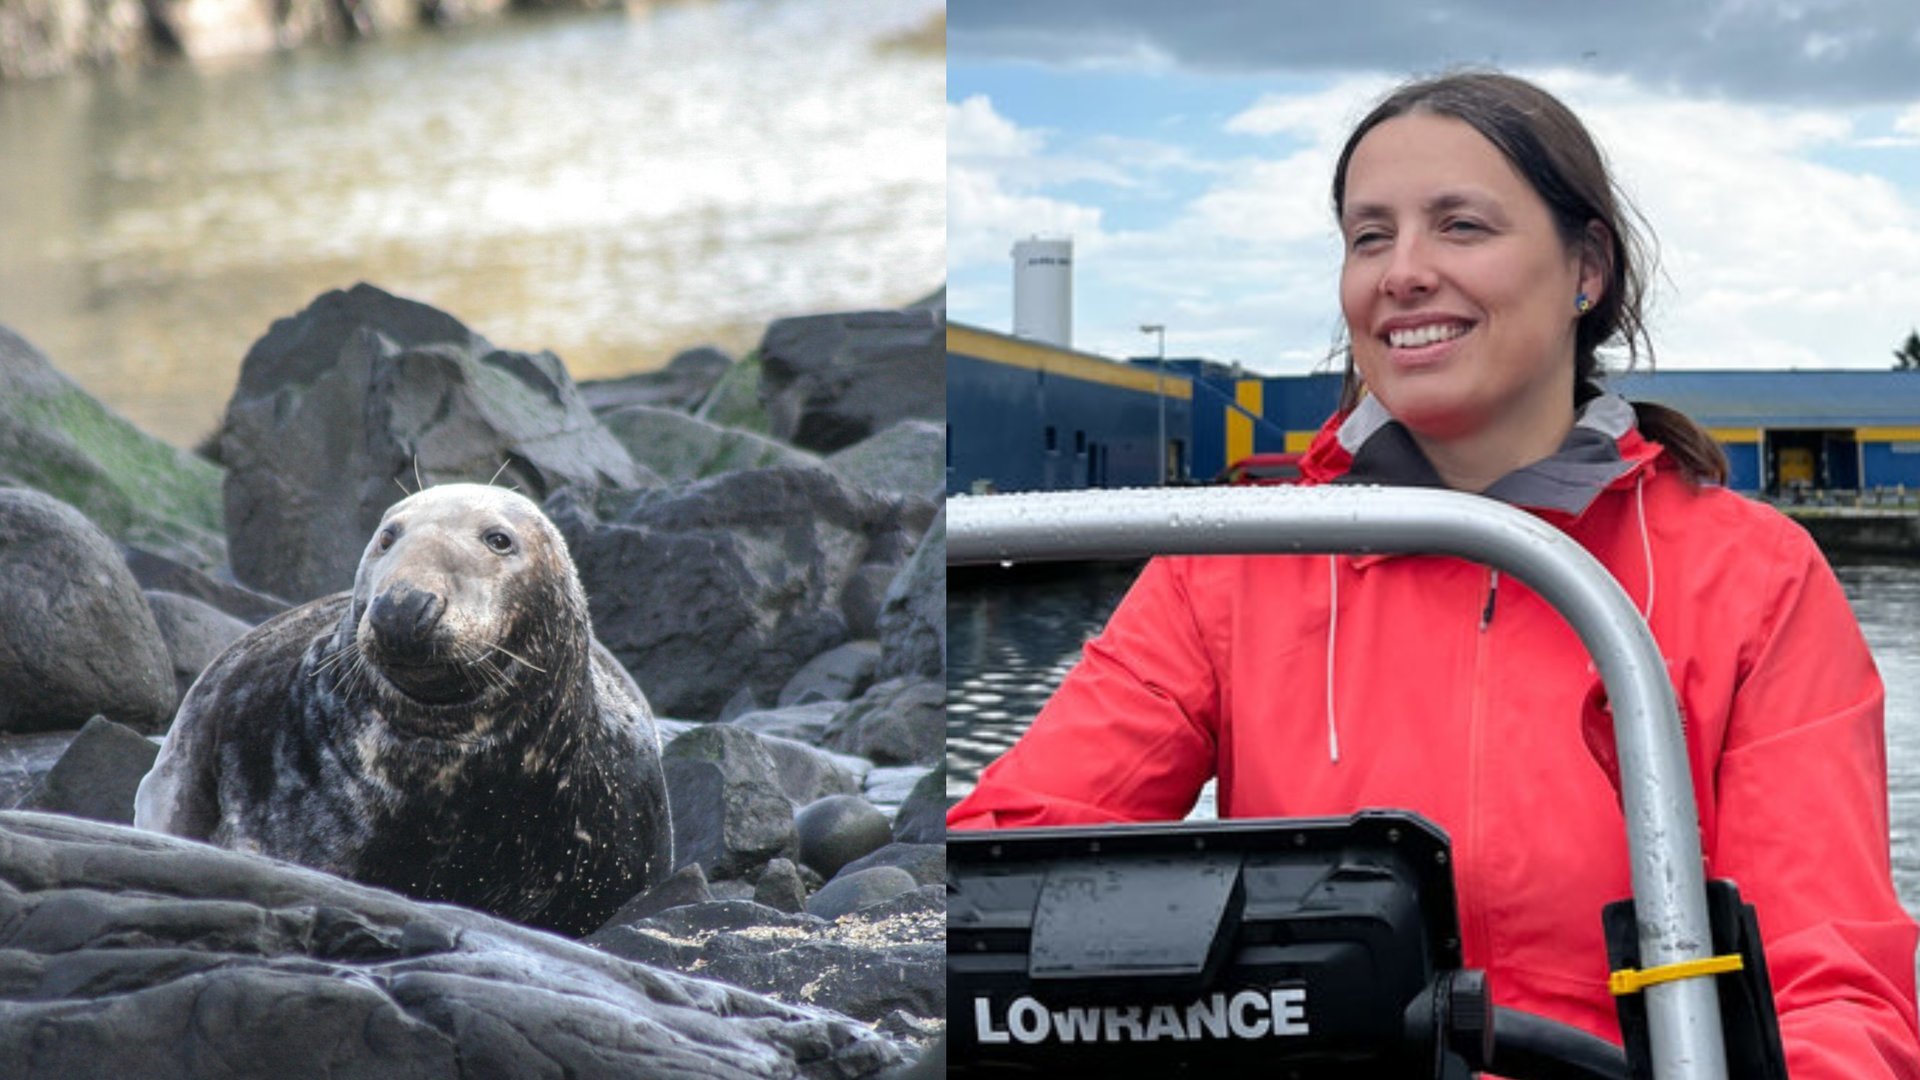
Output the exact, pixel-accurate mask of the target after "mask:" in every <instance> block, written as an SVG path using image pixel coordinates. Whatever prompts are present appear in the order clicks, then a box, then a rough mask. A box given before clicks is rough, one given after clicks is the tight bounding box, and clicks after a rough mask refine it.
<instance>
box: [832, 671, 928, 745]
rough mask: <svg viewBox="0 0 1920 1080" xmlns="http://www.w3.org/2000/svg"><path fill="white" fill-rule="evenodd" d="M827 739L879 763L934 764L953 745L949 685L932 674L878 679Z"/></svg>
mask: <svg viewBox="0 0 1920 1080" xmlns="http://www.w3.org/2000/svg"><path fill="white" fill-rule="evenodd" d="M821 745H823V746H825V747H826V748H827V749H829V750H838V751H840V752H841V753H845V754H858V755H859V756H861V757H863V758H867V759H868V760H870V761H873V762H874V763H876V764H879V765H931V764H933V763H934V762H936V761H938V760H940V759H941V758H942V757H943V756H944V755H945V754H946V749H947V687H946V684H945V683H943V682H937V681H935V680H932V679H914V678H899V679H888V680H887V681H886V682H883V683H875V684H874V686H873V688H872V689H871V690H868V691H867V692H866V693H865V694H862V695H861V696H860V700H858V701H855V702H853V703H852V704H851V705H848V706H847V707H846V708H845V709H842V710H841V711H840V713H839V714H838V715H836V716H835V717H834V718H833V722H832V723H831V724H829V725H828V726H827V731H826V734H825V735H824V736H822V737H821Z"/></svg>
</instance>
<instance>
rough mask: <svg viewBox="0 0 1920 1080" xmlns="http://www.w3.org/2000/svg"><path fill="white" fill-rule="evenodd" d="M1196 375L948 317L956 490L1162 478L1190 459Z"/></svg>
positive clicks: (951, 486)
mask: <svg viewBox="0 0 1920 1080" xmlns="http://www.w3.org/2000/svg"><path fill="white" fill-rule="evenodd" d="M1192 397H1193V385H1192V383H1191V382H1190V381H1189V380H1188V379H1187V378H1185V377H1183V376H1181V375H1179V374H1177V373H1175V372H1173V371H1172V370H1171V369H1169V371H1168V372H1167V374H1166V376H1165V377H1164V378H1162V377H1161V376H1160V375H1159V374H1158V373H1157V372H1156V371H1155V370H1154V369H1153V368H1151V367H1148V368H1142V367H1137V366H1134V365H1131V364H1123V363H1119V362H1116V361H1113V360H1108V359H1106V358H1104V357H1100V356H1094V355H1092V354H1090V353H1081V352H1074V351H1072V350H1070V349H1062V348H1058V347H1056V346H1052V345H1047V344H1043V343H1040V342H1036V341H1028V340H1025V339H1022V338H1016V337H1012V336H1010V335H1007V334H998V333H994V332H993V331H990V330H980V329H976V328H973V327H968V326H962V325H959V324H949V325H948V327H947V491H948V492H949V493H958V492H967V491H1057V490H1062V489H1071V488H1088V487H1140V486H1146V485H1152V484H1157V483H1159V482H1160V468H1161V465H1160V453H1161V452H1162V451H1161V450H1160V449H1159V448H1157V447H1156V442H1157V440H1158V434H1159V431H1160V430H1161V427H1162V415H1163V411H1164V418H1165V419H1164V426H1165V430H1166V432H1167V442H1166V445H1165V448H1164V451H1163V452H1164V453H1165V455H1166V467H1167V475H1168V476H1170V477H1181V476H1184V475H1186V472H1187V469H1188V462H1187V457H1188V447H1189V445H1190V440H1191V434H1190V433H1191V431H1192V428H1193V418H1192V413H1191V410H1190V408H1189V403H1190V402H1191V400H1192Z"/></svg>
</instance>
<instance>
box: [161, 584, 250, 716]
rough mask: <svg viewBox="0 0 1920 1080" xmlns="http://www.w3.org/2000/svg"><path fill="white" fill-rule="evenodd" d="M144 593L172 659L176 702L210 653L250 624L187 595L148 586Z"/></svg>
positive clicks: (220, 649)
mask: <svg viewBox="0 0 1920 1080" xmlns="http://www.w3.org/2000/svg"><path fill="white" fill-rule="evenodd" d="M146 597H147V608H148V610H150V611H152V612H153V621H154V624H155V625H157V626H158V627H159V628H160V640H161V641H163V642H165V643H166V646H167V656H168V657H170V658H171V659H172V662H173V686H174V690H175V692H176V697H175V698H174V700H175V702H176V703H178V702H179V701H180V700H181V699H183V698H185V697H186V696H187V690H188V688H190V687H191V686H193V681H194V680H195V679H198V678H199V677H200V673H201V672H202V671H205V670H206V669H207V665H208V664H211V663H213V660H214V657H217V656H219V655H220V654H221V653H222V652H224V651H226V648H227V646H229V645H231V644H233V643H234V642H236V641H238V640H240V639H241V638H242V637H244V636H246V633H247V631H248V630H250V629H252V628H251V627H249V626H248V625H247V624H246V622H244V621H243V620H240V619H236V618H234V617H233V616H231V615H229V614H227V613H226V612H224V611H221V610H220V609H218V608H216V607H214V606H212V605H211V604H206V603H202V602H201V601H199V600H195V599H193V598H192V597H190V596H181V595H180V594H179V593H170V592H166V591H165V590H162V589H148V590H147V592H146Z"/></svg>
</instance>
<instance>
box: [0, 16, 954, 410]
mask: <svg viewBox="0 0 1920 1080" xmlns="http://www.w3.org/2000/svg"><path fill="white" fill-rule="evenodd" d="M635 10H636V12H640V11H645V12H650V14H632V15H629V14H626V13H622V12H611V13H600V14H585V15H583V14H567V15H549V16H538V17H519V18H512V19H508V20H505V21H502V22H498V23H492V24H487V25H482V26H476V27H470V28H463V29H458V30H452V31H445V32H438V33H428V32H417V33H412V34H396V35H390V36H388V37H386V38H383V39H381V40H378V41H374V42H370V43H366V44H362V45H358V46H353V47H343V48H328V47H316V48H311V49H304V50H299V51H296V52H293V53H290V54H286V55H283V56H270V57H258V58H252V59H249V60H244V61H238V62H233V63H230V64H228V65H226V66H223V67H218V68H209V67H204V66H203V67H198V68H196V67H192V66H187V65H176V66H170V67H163V68H157V69H149V70H145V71H136V72H115V73H106V74H99V73H93V74H83V75H75V76H71V77H62V78H57V79H51V80H44V81H32V82H24V83H18V84H9V85H7V86H6V87H4V88H3V89H0V323H3V324H5V325H7V326H9V327H11V328H13V329H14V330H16V331H18V332H20V333H21V334H23V335H25V336H26V337H27V338H28V339H29V340H31V341H33V342H34V343H35V344H36V345H38V346H39V347H40V348H41V349H42V350H44V351H45V352H46V353H47V354H48V355H49V356H50V357H51V358H52V359H53V361H54V363H55V365H56V366H57V367H59V368H60V369H61V370H62V371H64V372H66V373H67V374H68V375H69V376H71V377H73V378H75V379H76V380H77V381H79V382H80V383H81V384H82V385H83V386H84V387H86V388H87V389H88V390H89V391H90V392H92V393H94V394H95V395H96V396H98V397H100V398H102V399H103V400H105V401H106V402H107V403H108V404H110V405H112V406H113V407H115V408H116V409H118V410H119V411H120V412H121V413H123V414H124V415H127V416H128V417H129V418H131V419H133V420H134V421H135V422H136V423H139V424H140V425H141V426H143V427H145V428H146V429H147V430H149V431H151V432H153V433H154V434H157V435H160V436H161V437H163V438H166V439H168V440H170V441H173V442H175V443H177V444H186V443H190V442H192V441H193V440H195V439H197V438H198V437H199V436H201V435H203V434H205V433H206V432H207V431H209V430H211V428H212V427H213V426H214V424H215V423H216V422H217V419H218V417H219V415H220V413H221V411H222V410H223V409H224V407H225V403H226V400H227V398H228V396H229V394H230V393H231V391H232V388H233V382H234V376H235V373H236V372H237V371H238V368H239V363H240V359H241V357H242V356H244V355H245V352H246V350H247V347H248V346H249V345H250V344H252V342H253V341H254V340H256V339H257V338H258V337H259V336H260V335H261V334H262V333H264V332H265V331H266V329H267V327H268V325H269V324H270V323H271V321H272V320H273V319H275V318H277V317H280V316H284V315H289V314H292V313H293V312H295V311H298V310H299V309H301V308H302V307H304V306H306V304H307V303H308V302H309V301H311V300H312V299H313V298H314V297H315V296H316V295H318V294H319V293H321V292H323V291H325V290H327V289H332V288H343V287H346V286H348V285H351V284H353V283H354V282H356V281H370V282H373V283H374V284H377V285H380V286H382V287H384V288H387V289H389V290H391V291H394V292H398V293H401V294H403V295H407V296H411V297H414V298H416V299H419V300H423V301H426V302H428V303H431V304H433V305H435V306H437V307H440V308H442V309H445V310H447V311H450V312H452V313H453V314H454V315H456V316H458V317H460V318H461V319H462V320H463V321H465V322H466V323H467V324H468V325H469V326H472V327H473V328H474V329H476V330H478V331H479V332H480V333H482V334H484V335H485V336H487V337H488V338H489V339H490V340H492V341H493V342H494V344H496V345H500V346H502V347H507V348H516V349H542V348H548V349H552V350H554V351H555V352H557V353H559V354H560V356H561V357H562V358H563V359H564V360H566V362H567V365H568V367H569V368H570V369H571V370H572V371H573V373H574V375H575V376H576V377H590V376H594V375H604V374H613V373H618V372H624V371H633V370H645V369H649V368H653V367H657V366H659V365H660V364H662V363H664V362H665V361H666V360H667V359H668V358H670V357H671V356H672V354H673V353H674V352H676V351H678V350H679V349H681V348H685V347H688V346H691V345H696V344H701V343H709V342H711V343H714V344H718V345H720V346H722V347H723V348H726V349H728V350H729V351H730V352H733V353H735V354H738V353H740V352H744V351H745V350H747V349H749V348H751V347H752V346H753V345H755V344H756V343H757V342H758V340H759V334H760V331H761V330H762V329H763V328H764V326H765V324H766V323H767V322H768V321H769V320H771V319H773V318H777V317H780V316H785V315H793V314H802V313H805V312H810V311H826V310H838V309H848V308H865V307H874V306H885V305H897V304H902V303H906V302H909V301H911V300H914V299H917V298H918V297H920V296H923V295H925V294H927V293H929V292H931V291H933V290H934V289H936V288H938V287H939V285H940V283H941V281H942V280H943V278H944V275H945V253H946V247H945V245H946V197H945V196H946V163H945V152H946V119H945V115H946V114H945V106H944V100H945V94H946V63H945V61H946V58H945V55H944V53H942V52H939V51H934V50H928V49H925V48H920V49H912V48H899V47H894V46H893V45H892V44H891V42H892V41H893V40H894V39H895V38H897V37H899V36H901V35H904V34H907V33H909V32H911V31H913V30H916V29H920V28H923V27H924V26H926V25H927V23H928V22H929V20H932V19H935V18H938V16H939V14H940V13H941V11H942V10H943V6H942V4H941V3H940V2H939V0H686V2H663V3H659V4H653V5H642V6H637V7H636V8H635Z"/></svg>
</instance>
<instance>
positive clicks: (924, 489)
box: [827, 420, 947, 500]
mask: <svg viewBox="0 0 1920 1080" xmlns="http://www.w3.org/2000/svg"><path fill="white" fill-rule="evenodd" d="M946 448H947V433H946V428H945V427H943V426H942V425H940V424H937V423H933V422H931V421H927V420H902V421H900V422H899V423H897V424H894V425H893V426H891V427H889V428H886V429H885V430H883V431H880V432H878V433H876V434H874V435H870V436H868V437H867V438H865V439H862V440H860V441H859V442H857V443H854V444H853V445H852V446H849V447H847V448H846V449H844V450H839V451H836V452H834V453H832V454H830V455H828V456H827V467H828V468H830V469H832V470H833V471H834V472H837V473H839V474H840V475H841V476H844V477H846V478H847V479H848V480H850V481H852V482H853V484H854V486H856V487H858V488H860V489H861V490H863V491H870V492H873V493H874V494H877V495H908V496H912V497H914V498H919V499H932V500H938V499H939V498H940V497H941V496H942V495H943V494H944V493H945V492H946V490H947V470H946V464H945V463H946V453H947V450H946Z"/></svg>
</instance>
